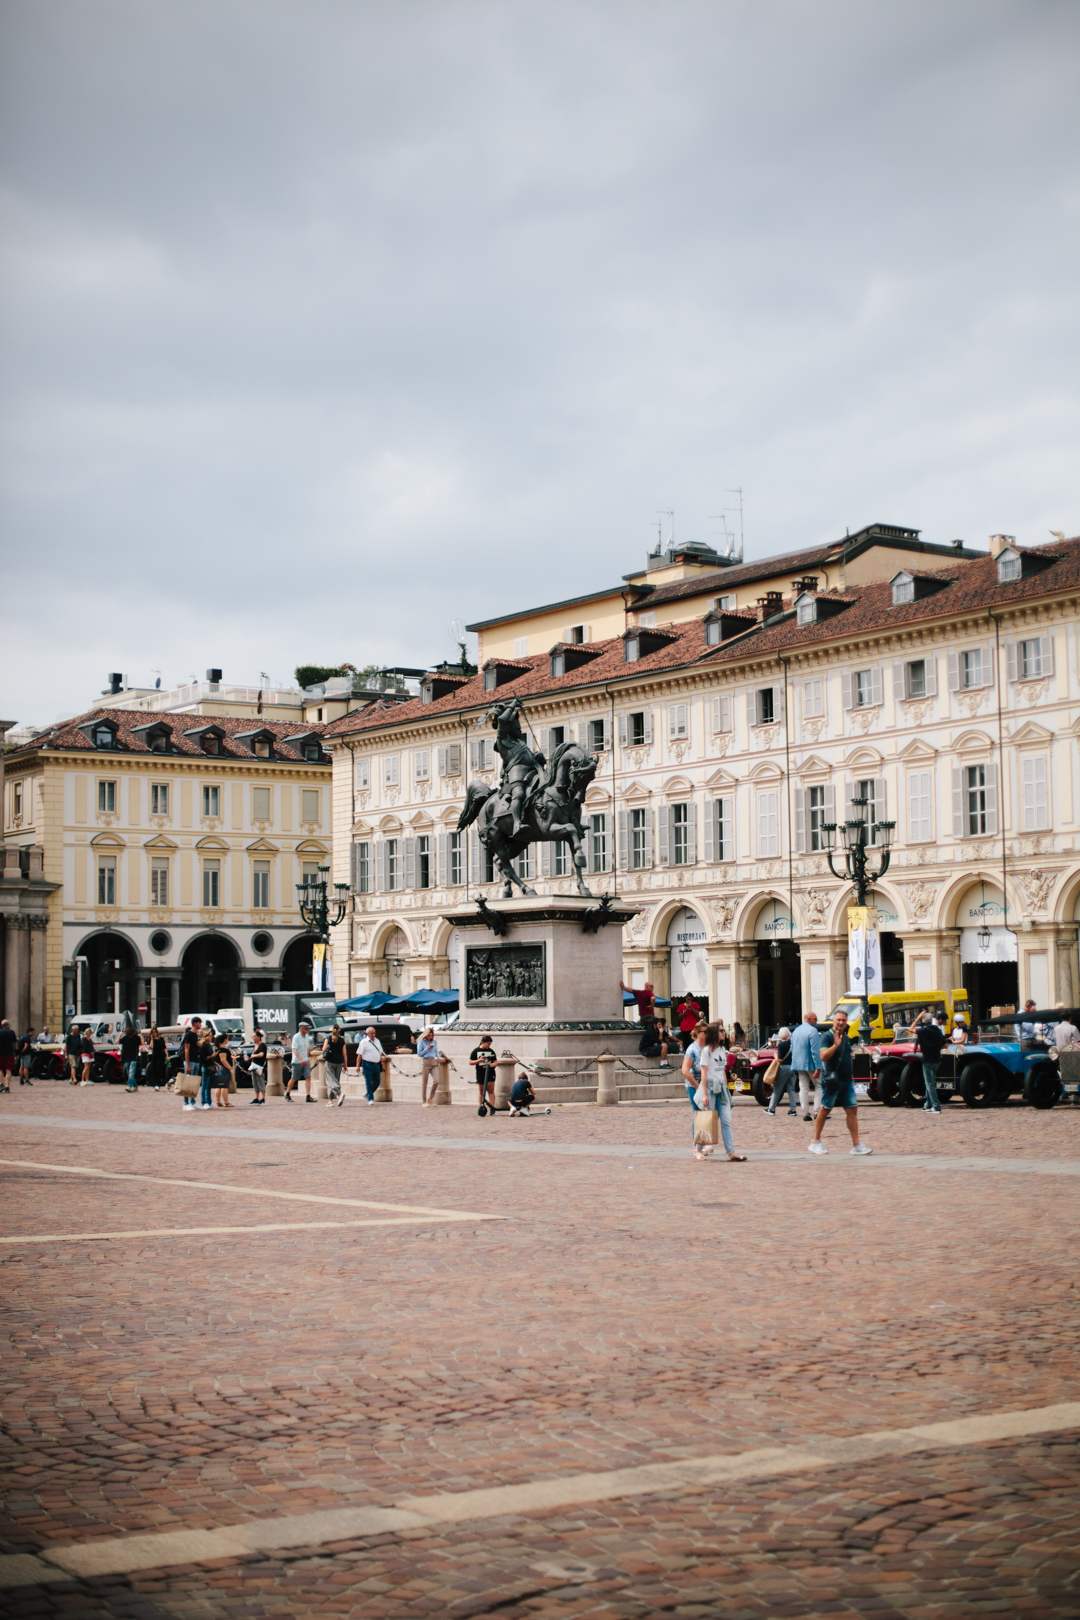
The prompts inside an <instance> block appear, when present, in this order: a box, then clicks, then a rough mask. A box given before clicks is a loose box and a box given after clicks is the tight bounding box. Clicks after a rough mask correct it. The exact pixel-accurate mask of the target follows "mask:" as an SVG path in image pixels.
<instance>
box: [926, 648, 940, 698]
mask: <svg viewBox="0 0 1080 1620" xmlns="http://www.w3.org/2000/svg"><path fill="white" fill-rule="evenodd" d="M923 668H924V669H925V671H926V695H927V697H936V696H937V659H936V658H930V657H928V658H924V659H923Z"/></svg>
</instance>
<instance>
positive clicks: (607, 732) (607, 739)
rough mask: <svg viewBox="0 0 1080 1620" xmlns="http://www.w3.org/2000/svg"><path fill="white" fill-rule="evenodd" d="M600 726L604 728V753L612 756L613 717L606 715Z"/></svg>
mask: <svg viewBox="0 0 1080 1620" xmlns="http://www.w3.org/2000/svg"><path fill="white" fill-rule="evenodd" d="M600 724H601V725H602V726H603V728H604V753H605V754H610V752H611V716H610V714H606V715H605V716H604V718H603V720H601V722H600Z"/></svg>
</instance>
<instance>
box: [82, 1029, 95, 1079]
mask: <svg viewBox="0 0 1080 1620" xmlns="http://www.w3.org/2000/svg"><path fill="white" fill-rule="evenodd" d="M94 1056H95V1053H94V1043H93V1041H92V1040H91V1038H90V1029H89V1026H88V1025H86V1024H84V1025H83V1032H82V1040H81V1041H80V1043H79V1057H80V1059H81V1061H82V1079H81V1080H80V1081H79V1084H80V1086H88V1085H89V1084H90V1075H91V1072H92V1071H93V1067H94Z"/></svg>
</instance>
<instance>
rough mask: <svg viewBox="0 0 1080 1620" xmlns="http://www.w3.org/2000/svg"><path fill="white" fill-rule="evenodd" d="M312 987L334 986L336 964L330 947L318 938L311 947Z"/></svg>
mask: <svg viewBox="0 0 1080 1620" xmlns="http://www.w3.org/2000/svg"><path fill="white" fill-rule="evenodd" d="M311 988H312V989H313V990H332V989H333V988H334V964H333V961H332V959H331V956H330V947H329V945H324V944H322V942H321V941H318V940H317V941H316V942H315V944H314V945H313V946H312V947H311Z"/></svg>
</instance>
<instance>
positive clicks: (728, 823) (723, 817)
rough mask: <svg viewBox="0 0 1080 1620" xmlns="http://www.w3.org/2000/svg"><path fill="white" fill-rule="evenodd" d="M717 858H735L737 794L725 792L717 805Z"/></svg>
mask: <svg viewBox="0 0 1080 1620" xmlns="http://www.w3.org/2000/svg"><path fill="white" fill-rule="evenodd" d="M716 828H717V838H716V858H717V860H718V861H733V860H734V859H735V795H734V794H733V793H725V794H724V795H723V797H722V798H721V799H720V800H719V802H718V804H717V806H716Z"/></svg>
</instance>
